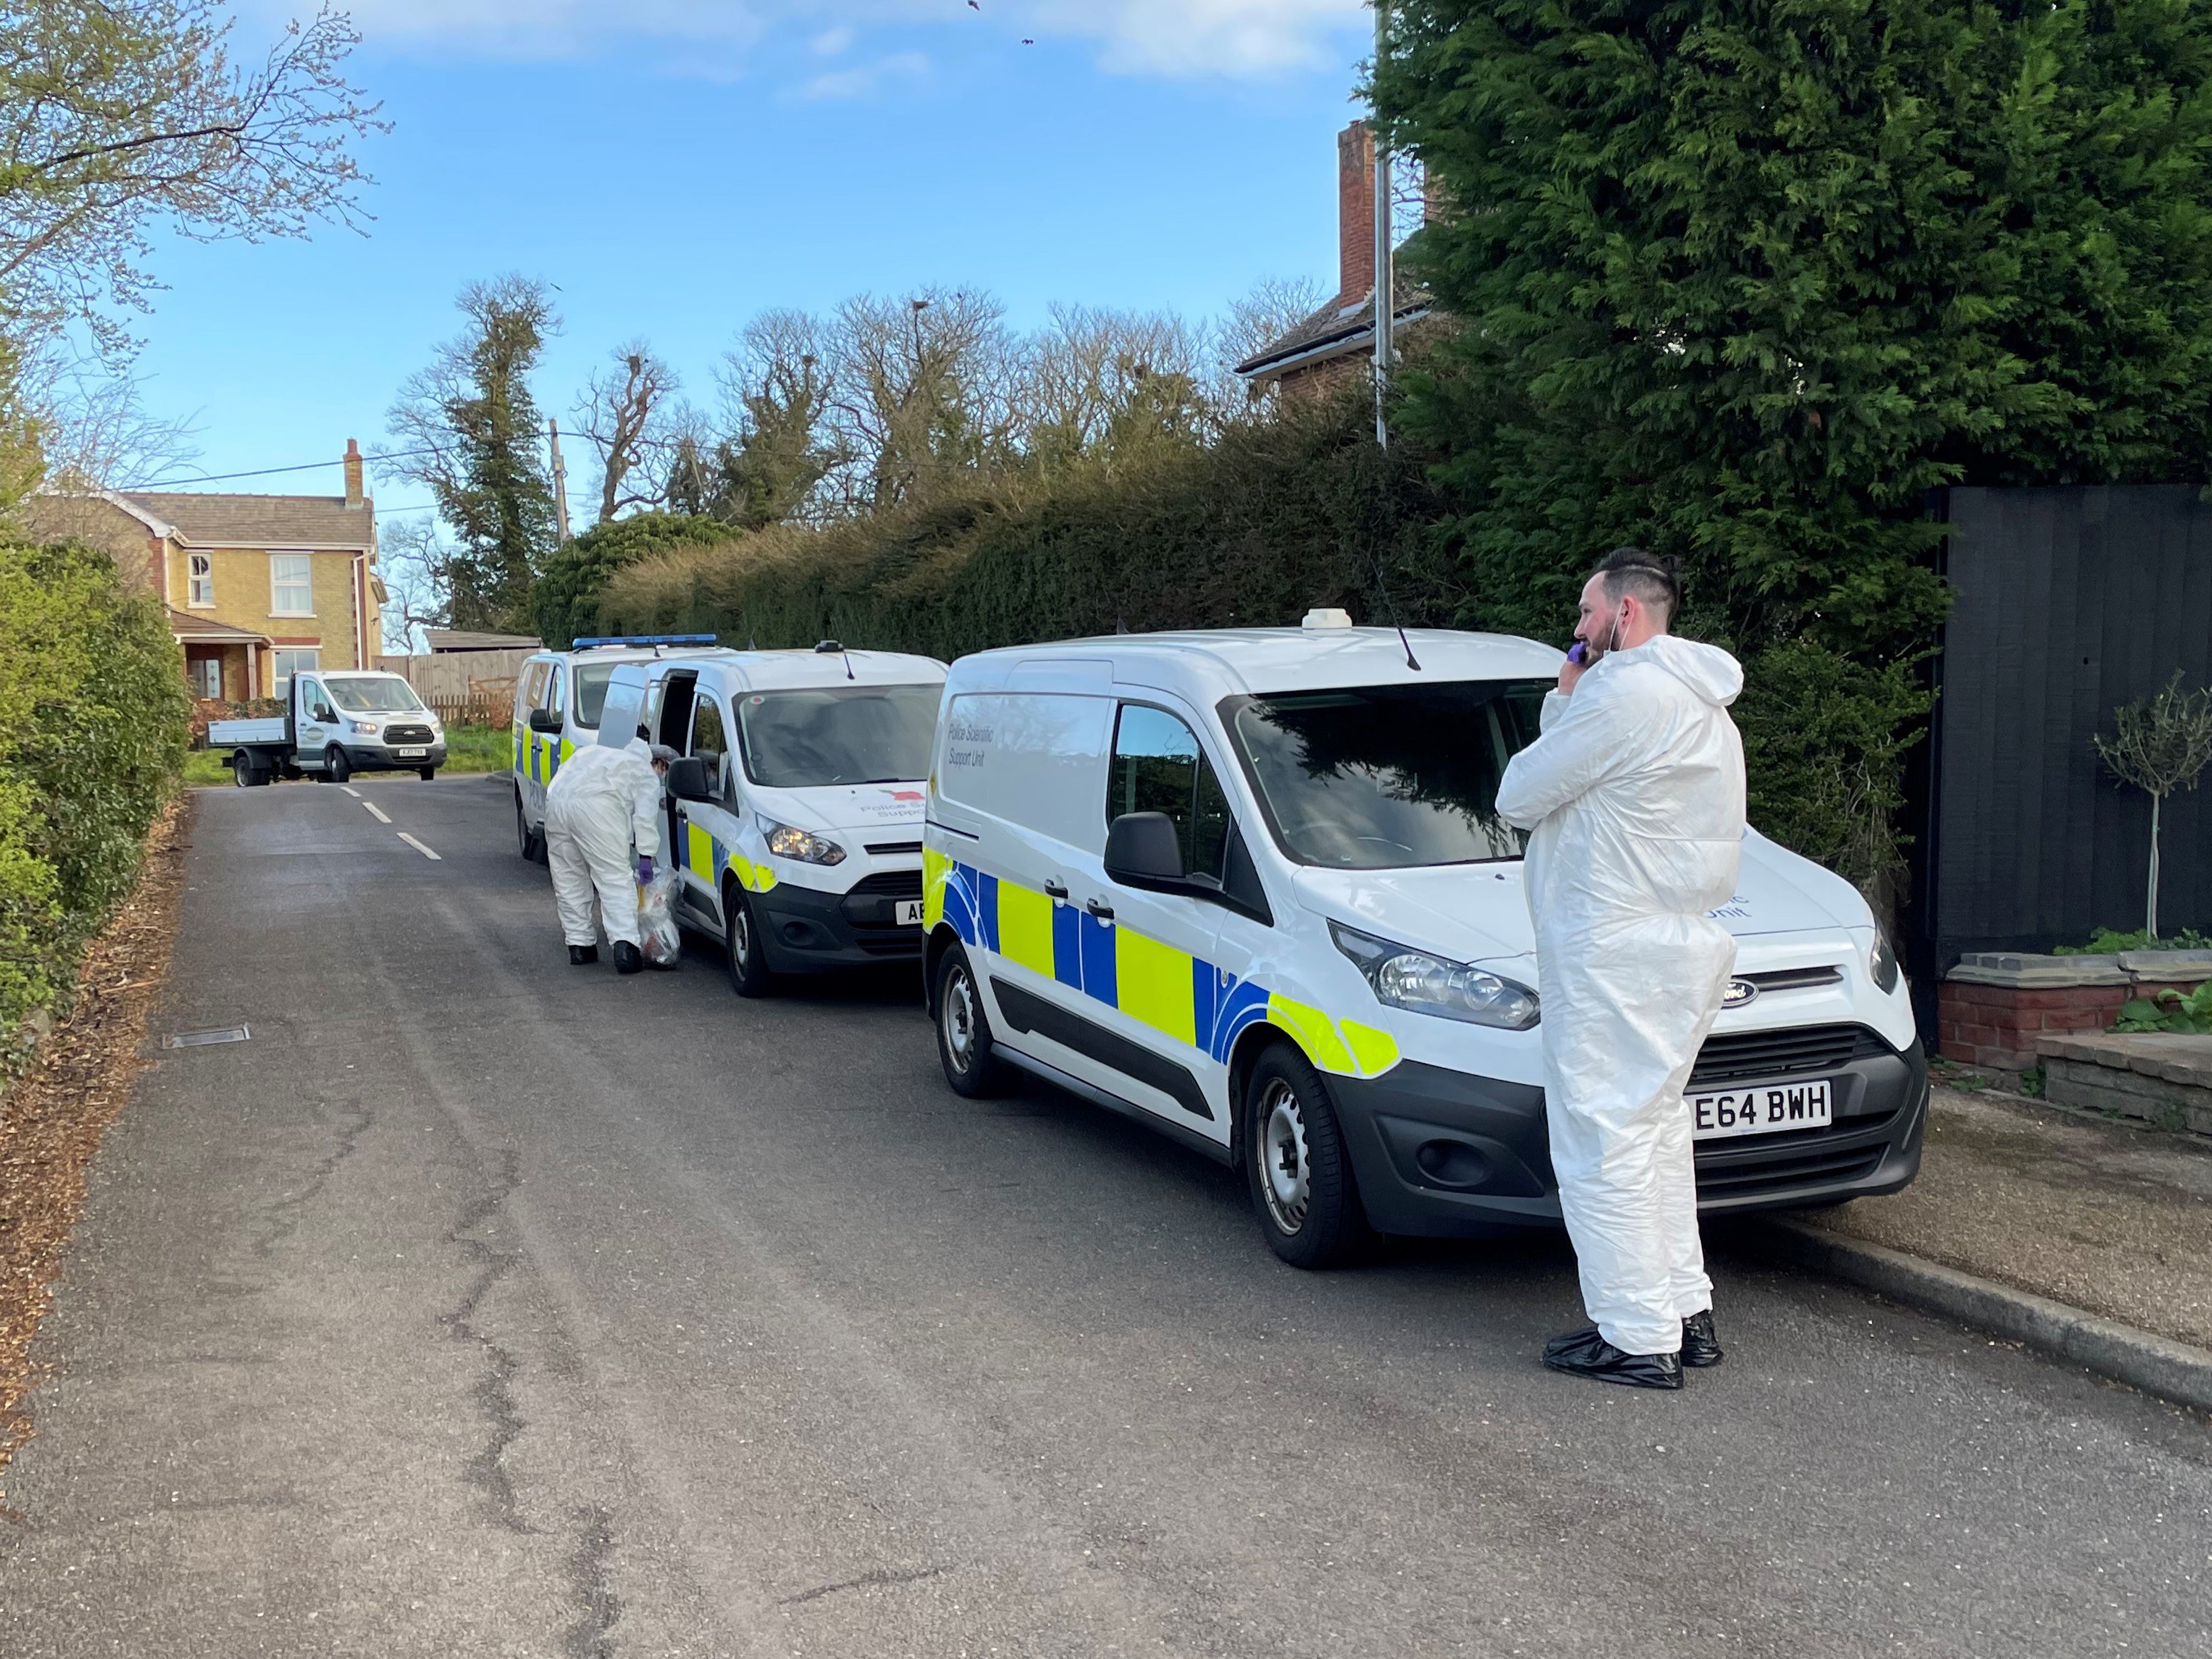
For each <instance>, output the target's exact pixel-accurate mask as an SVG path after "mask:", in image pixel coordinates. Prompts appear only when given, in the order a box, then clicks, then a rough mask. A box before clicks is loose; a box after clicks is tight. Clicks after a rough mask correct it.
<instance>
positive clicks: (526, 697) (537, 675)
mask: <svg viewBox="0 0 2212 1659" xmlns="http://www.w3.org/2000/svg"><path fill="white" fill-rule="evenodd" d="M551 666H552V665H551V664H550V663H549V662H546V661H544V659H539V660H538V661H537V662H534V663H532V664H531V665H530V671H529V672H528V673H527V674H526V675H524V676H523V679H522V695H521V696H520V698H519V699H518V700H517V705H518V708H519V710H520V714H521V715H522V718H523V719H524V720H528V719H529V718H530V711H531V710H532V709H533V708H544V706H545V705H544V695H545V671H546V670H547V669H548V668H550V667H551Z"/></svg>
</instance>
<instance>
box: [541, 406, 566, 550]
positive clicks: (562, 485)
mask: <svg viewBox="0 0 2212 1659" xmlns="http://www.w3.org/2000/svg"><path fill="white" fill-rule="evenodd" d="M545 427H546V430H547V431H548V432H550V434H551V435H552V438H553V524H554V528H555V529H556V532H558V533H559V535H560V538H561V545H562V546H563V547H566V546H567V545H568V466H567V465H566V464H565V463H564V462H562V459H561V422H558V421H548V422H545Z"/></svg>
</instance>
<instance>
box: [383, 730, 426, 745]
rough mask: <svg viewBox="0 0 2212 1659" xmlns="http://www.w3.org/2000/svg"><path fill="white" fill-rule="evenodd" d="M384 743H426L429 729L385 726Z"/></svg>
mask: <svg viewBox="0 0 2212 1659" xmlns="http://www.w3.org/2000/svg"><path fill="white" fill-rule="evenodd" d="M384 740H385V742H386V743H428V742H429V741H430V728H429V727H428V726H386V727H385V728H384Z"/></svg>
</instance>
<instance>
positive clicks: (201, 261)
mask: <svg viewBox="0 0 2212 1659" xmlns="http://www.w3.org/2000/svg"><path fill="white" fill-rule="evenodd" d="M261 4H262V0H240V5H241V15H240V44H241V45H244V44H245V43H246V41H247V40H253V39H258V38H259V37H261V36H263V35H265V34H267V33H272V32H273V31H274V29H275V28H276V27H281V25H282V21H283V15H284V14H283V13H282V12H281V11H273V10H259V9H256V8H258V7H259V6H260V5H261ZM353 10H354V15H355V18H356V22H357V23H358V24H359V26H360V27H362V31H363V33H364V35H365V36H366V41H365V44H364V46H363V47H362V51H361V52H360V53H359V54H358V55H357V56H356V59H355V61H354V69H353V78H354V79H355V80H356V82H357V83H358V84H359V85H360V86H362V88H364V89H365V90H366V91H367V92H368V93H369V94H371V95H372V96H374V97H378V98H381V99H382V100H384V101H385V105H386V116H387V117H388V118H390V119H391V120H392V123H393V124H394V131H393V132H392V135H391V136H390V137H384V138H379V139H374V140H372V141H371V142H369V143H368V144H366V145H365V146H364V147H363V150H362V159H363V161H364V162H365V164H366V165H367V167H368V170H369V171H370V172H371V173H374V175H375V176H376V179H377V182H376V184H375V185H374V186H373V187H372V188H370V189H369V190H368V191H366V192H365V195H364V200H363V205H364V206H365V207H366V209H367V210H368V212H369V213H371V214H373V215H374V221H373V222H368V224H367V226H366V228H367V232H368V234H367V235H366V236H357V235H355V234H350V233H349V232H346V231H344V230H343V229H339V228H324V229H321V230H319V231H318V233H317V234H316V235H315V236H314V238H313V240H311V241H308V242H304V243H299V242H276V243H264V244H262V245H259V246H240V245H236V244H228V245H217V246H202V245H195V244H191V243H187V242H179V241H174V240H169V241H164V242H163V243H161V245H160V246H159V247H158V249H157V252H156V258H155V270H156V272H157V274H158V275H159V276H160V277H161V280H162V281H163V282H164V283H167V291H166V292H163V293H161V295H158V296H157V301H156V308H155V312H154V313H153V314H152V315H151V316H149V317H147V318H145V319H142V323H141V326H140V331H141V333H142V334H143V336H144V337H145V339H146V342H147V343H146V347H145V349H144V351H143V355H142V357H141V360H140V363H139V368H140V371H141V372H142V374H143V376H144V377H145V392H144V397H145V401H146V403H147V404H148V405H149V409H150V410H151V411H152V412H154V413H156V414H159V415H163V416H191V417H193V418H194V419H195V420H196V422H197V425H198V428H199V432H198V435H197V439H196V443H197V447H198V448H199V451H200V455H199V459H198V461H197V470H199V471H204V472H207V473H226V472H234V471H245V470H247V469H251V468H258V467H270V466H280V465H289V464H292V463H297V462H305V461H312V460H318V459H322V458H324V457H335V456H336V455H337V454H338V453H340V452H341V451H342V450H343V447H344V441H345V439H346V438H347V437H349V436H353V437H357V438H359V439H360V440H361V441H362V447H363V448H364V449H365V450H371V451H374V449H377V448H379V447H382V446H383V444H384V441H385V436H384V434H385V411H386V409H387V408H388V407H389V405H390V404H391V402H392V396H393V393H394V392H395V390H396V388H397V386H398V383H399V381H400V380H401V379H402V378H403V377H404V375H405V374H407V373H408V372H409V371H410V370H411V369H413V368H416V367H417V366H419V365H420V364H421V363H422V362H424V361H425V360H426V359H427V358H428V355H429V353H430V351H431V349H432V348H433V346H434V345H435V343H436V342H438V341H439V340H441V339H442V338H445V337H447V336H449V335H451V334H452V333H453V331H455V328H456V325H457V318H456V314H455V313H454V311H453V295H454V294H455V293H456V291H457V290H458V289H459V288H460V287H461V286H462V285H463V284H464V283H467V282H469V281H471V280H473V279H476V278H479V277H484V276H494V275H497V274H499V273H501V272H504V271H508V270H518V271H521V272H523V273H525V274H527V275H532V276H541V277H544V279H545V280H547V281H549V282H550V283H555V284H557V285H558V288H559V290H560V291H559V294H558V295H557V299H558V302H559V305H560V307H561V309H562V315H563V317H564V319H565V330H564V332H563V334H562V337H561V338H560V339H559V340H558V341H556V343H555V344H554V346H553V347H552V349H550V352H549V353H548V355H547V358H546V362H545V365H544V369H543V370H542V372H541V374H540V375H539V378H538V395H539V398H540V401H541V402H542V403H543V404H545V406H546V407H547V409H548V410H549V412H551V413H555V414H560V415H565V414H566V413H567V410H568V405H569V404H570V402H571V401H572V399H573V397H574V392H575V390H576V389H577V388H578V387H580V385H581V383H582V381H583V380H584V378H585V376H586V374H588V373H589V372H590V370H591V369H592V368H593V367H594V366H595V365H596V364H597V363H598V362H600V361H601V360H603V359H604V357H605V354H606V353H607V352H608V351H609V350H610V349H612V348H613V347H614V346H615V345H616V344H617V343H620V342H621V341H623V340H624V339H626V338H629V337H633V336H643V337H646V338H647V339H648V340H649V341H650V342H651V343H653V346H654V347H655V348H656V349H658V350H659V352H660V353H661V354H662V355H663V356H665V358H667V359H668V360H669V361H670V362H671V363H672V364H673V365H674V366H675V367H676V368H677V369H678V372H679V373H680V374H682V375H683V376H684V380H685V382H686V386H685V390H686V392H687V394H688V395H692V396H694V397H696V398H698V399H699V400H700V401H702V402H711V399H712V386H711V382H710V374H711V370H712V368H713V366H714V362H715V361H716V359H717V358H718V357H719V356H720V353H721V352H722V351H723V350H724V349H726V347H727V346H728V345H729V344H730V343H732V340H733V338H734V337H735V335H736V333H737V331H738V328H739V327H740V326H741V325H743V324H744V321H745V319H747V318H748V317H750V316H751V315H752V314H753V313H756V312H758V311H760V310H763V309H764V308H767V307H774V306H799V307H810V308H816V309H826V308H828V307H830V306H833V305H834V304H835V303H836V301H839V300H840V299H842V298H843V297H845V296H846V295H850V294H853V293H855V292H859V291H862V290H871V289H872V290H876V291H879V292H881V291H896V290H899V289H906V288H909V287H913V286H916V285H919V284H922V283H931V282H942V283H950V284H955V285H961V286H969V287H980V288H982V289H987V290H989V291H990V292H993V293H994V294H996V295H998V296H999V297H1000V299H1001V300H1002V301H1005V303H1006V307H1007V308H1008V313H1009V319H1010V320H1011V321H1012V323H1014V324H1015V325H1018V326H1027V325H1034V324H1036V323H1037V322H1039V321H1041V320H1042V318H1043V314H1044V311H1045V307H1047V306H1048V305H1049V304H1050V303H1051V302H1053V301H1076V302H1080V303H1084V304H1088V305H1097V306H1110V307H1127V308H1143V309H1151V308H1172V309H1176V310H1179V311H1181V312H1182V313H1185V314H1186V315H1188V316H1191V317H1193V318H1199V317H1203V316H1206V315H1210V314H1212V313H1216V312H1218V311H1219V310H1221V309H1222V308H1223V307H1225V305H1226V304H1227V303H1228V301H1231V299H1233V298H1235V297H1237V295H1242V294H1243V293H1246V292H1248V291H1249V289H1251V288H1252V287H1253V286H1254V284H1255V283H1257V282H1259V281H1261V279H1264V278H1269V277H1277V276H1311V277H1313V278H1315V279H1316V280H1318V281H1320V282H1322V284H1323V285H1324V286H1325V287H1326V288H1328V289H1334V274H1335V268H1336V251H1335V250H1336V240H1335V239H1336V230H1335V216H1336V201H1335V176H1334V136H1333V135H1334V133H1335V131H1337V129H1338V128H1340V126H1341V125H1343V124H1344V123H1345V121H1346V120H1347V119H1349V118H1351V117H1352V115H1353V114H1356V113H1357V110H1356V109H1355V108H1354V107H1353V106H1352V105H1351V104H1350V103H1349V102H1348V101H1347V100H1348V96H1349V93H1350V88H1351V87H1352V83H1353V81H1354V79H1355V76H1356V65H1357V64H1358V60H1359V59H1360V58H1361V57H1362V56H1363V55H1364V52H1365V50H1366V47H1367V44H1368V39H1369V36H1368V31H1369V30H1370V28H1371V27H1372V22H1371V15H1370V14H1369V13H1368V12H1367V11H1366V10H1365V9H1364V6H1363V5H1362V4H1361V3H1359V0H982V9H981V10H980V11H979V10H976V9H971V8H970V7H969V5H967V4H966V3H965V0H727V3H722V0H626V3H619V4H617V3H614V0H534V3H532V0H361V3H357V4H356V5H355V7H354V8H353ZM1024 37H1027V38H1028V39H1030V40H1034V41H1035V43H1036V44H1035V45H1033V46H1023V45H1022V44H1021V41H1022V40H1023V39H1024ZM564 424H565V422H564ZM578 470H579V469H578V468H577V466H576V459H575V457H574V456H573V455H572V457H571V476H572V479H573V478H574V477H575V475H576V472H577V471H578ZM221 487H222V488H228V489H254V490H271V491H276V490H288V489H301V490H316V491H319V490H323V489H331V490H335V489H337V472H336V470H335V468H333V469H331V471H328V472H325V473H296V474H293V475H290V476H289V477H273V478H259V479H244V480H240V481H238V482H235V483H228V484H225V485H223V486H221ZM371 488H372V489H374V491H375V493H376V494H377V495H378V501H379V506H380V508H381V509H383V510H384V511H385V512H386V513H387V514H388V513H393V512H396V511H397V510H398V509H401V508H404V507H407V506H409V505H410V504H413V503H417V502H420V501H422V500H423V499H424V497H423V495H422V491H421V490H420V489H419V488H418V487H416V486H414V485H411V484H409V483H405V482H404V480H400V479H398V478H395V477H392V476H390V474H389V473H388V472H387V473H386V474H384V475H383V476H382V477H378V476H376V472H375V469H374V468H372V477H371Z"/></svg>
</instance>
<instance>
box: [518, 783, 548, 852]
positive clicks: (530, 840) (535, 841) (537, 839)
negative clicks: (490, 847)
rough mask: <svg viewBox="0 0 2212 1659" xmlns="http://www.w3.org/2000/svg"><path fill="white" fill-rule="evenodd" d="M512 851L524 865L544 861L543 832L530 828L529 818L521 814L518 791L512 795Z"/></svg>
mask: <svg viewBox="0 0 2212 1659" xmlns="http://www.w3.org/2000/svg"><path fill="white" fill-rule="evenodd" d="M514 850H515V851H516V852H517V853H518V854H520V855H521V858H522V860H523V862H524V863H526V864H543V863H544V861H545V832H544V830H543V829H532V828H531V827H530V820H529V818H527V817H525V816H524V814H523V811H522V792H521V791H520V790H519V789H518V790H517V791H515V794H514Z"/></svg>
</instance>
